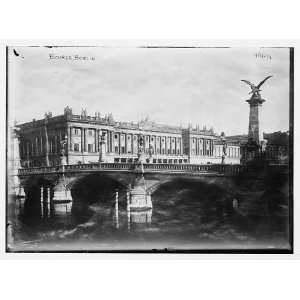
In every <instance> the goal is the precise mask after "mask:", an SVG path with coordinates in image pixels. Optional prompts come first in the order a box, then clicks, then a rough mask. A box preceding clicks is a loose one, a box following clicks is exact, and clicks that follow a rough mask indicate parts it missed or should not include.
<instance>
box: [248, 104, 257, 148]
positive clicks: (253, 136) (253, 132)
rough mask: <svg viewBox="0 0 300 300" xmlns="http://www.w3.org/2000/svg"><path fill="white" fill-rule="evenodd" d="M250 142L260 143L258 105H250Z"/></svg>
mask: <svg viewBox="0 0 300 300" xmlns="http://www.w3.org/2000/svg"><path fill="white" fill-rule="evenodd" d="M248 140H249V142H256V143H259V106H258V105H251V104H250V114H249V129H248Z"/></svg>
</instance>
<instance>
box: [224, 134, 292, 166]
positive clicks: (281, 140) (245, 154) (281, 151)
mask: <svg viewBox="0 0 300 300" xmlns="http://www.w3.org/2000/svg"><path fill="white" fill-rule="evenodd" d="M227 140H228V141H234V142H236V143H239V144H240V149H241V162H246V161H249V160H252V159H255V157H251V156H250V155H249V154H253V152H249V151H247V150H248V146H249V141H248V135H247V134H242V135H234V136H228V137H227ZM261 145H263V149H261V155H260V156H259V157H256V158H259V159H264V160H266V161H267V162H269V163H276V164H281V163H284V164H285V163H288V161H289V132H288V131H286V132H281V131H277V132H273V133H263V140H262V141H261Z"/></svg>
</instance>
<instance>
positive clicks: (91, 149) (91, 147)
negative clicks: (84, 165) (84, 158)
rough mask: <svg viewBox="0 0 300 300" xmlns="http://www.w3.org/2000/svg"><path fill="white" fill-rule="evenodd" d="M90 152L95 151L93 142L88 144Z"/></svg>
mask: <svg viewBox="0 0 300 300" xmlns="http://www.w3.org/2000/svg"><path fill="white" fill-rule="evenodd" d="M88 152H93V144H88Z"/></svg>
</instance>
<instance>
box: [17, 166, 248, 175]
mask: <svg viewBox="0 0 300 300" xmlns="http://www.w3.org/2000/svg"><path fill="white" fill-rule="evenodd" d="M134 167H135V164H134V163H90V164H78V165H65V166H56V167H36V168H24V169H19V170H18V175H19V176H24V175H34V174H46V173H63V172H65V173H68V172H74V171H75V172H76V171H94V170H108V171H109V170H112V171H113V170H114V171H116V170H117V171H133V170H134ZM143 167H144V171H145V172H155V173H156V172H157V173H160V172H162V173H163V172H175V173H178V172H179V173H221V174H222V173H240V172H242V171H244V168H245V167H244V166H242V165H221V164H219V165H217V164H208V165H195V164H165V163H163V164H151V163H146V164H144V165H143Z"/></svg>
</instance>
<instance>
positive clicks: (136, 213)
mask: <svg viewBox="0 0 300 300" xmlns="http://www.w3.org/2000/svg"><path fill="white" fill-rule="evenodd" d="M103 185H104V184H103ZM105 185H106V186H107V187H106V189H105V190H104V188H103V186H102V187H101V189H96V188H95V189H94V190H93V191H94V193H93V194H91V193H90V191H91V189H90V188H89V190H88V191H84V190H82V188H80V189H78V190H76V189H74V190H72V198H73V201H53V191H52V190H51V187H39V188H38V189H35V190H33V191H29V192H28V193H27V196H26V198H25V199H24V198H23V199H22V198H17V199H16V202H15V209H14V214H15V215H16V216H17V218H18V220H19V223H18V230H17V231H16V234H15V241H16V245H18V247H20V248H22V247H23V248H24V247H25V248H26V247H27V246H26V245H27V244H28V243H31V242H32V243H33V244H34V246H35V247H42V246H44V247H50V246H49V243H55V245H60V244H61V243H68V247H69V248H70V249H76V247H77V246H76V245H77V244H76V243H79V242H80V243H83V244H81V246H80V247H81V248H82V247H89V246H88V245H89V244H91V243H92V244H93V245H97V246H95V247H96V248H97V247H99V249H103V248H105V247H106V249H110V248H111V247H113V245H115V247H119V248H120V249H124V248H126V247H130V245H131V247H133V248H137V247H139V245H142V246H145V243H146V242H147V243H149V245H148V244H147V245H148V246H147V247H148V248H149V247H150V249H152V248H151V247H152V245H157V243H158V245H161V247H166V245H171V246H172V247H179V248H191V247H196V248H201V247H206V246H205V245H207V244H208V243H209V244H210V245H211V243H213V244H216V245H221V246H222V245H224V244H227V245H234V247H237V245H238V246H240V247H243V246H245V244H246V245H248V246H249V245H254V247H255V245H257V243H266V244H268V245H270V244H271V245H274V244H278V243H279V244H281V245H286V243H287V240H288V216H287V214H284V212H283V210H282V209H279V208H278V207H276V209H277V210H276V217H275V214H274V213H273V214H272V215H271V214H270V213H269V211H268V210H270V207H267V208H266V209H265V208H264V207H265V202H266V201H265V200H264V201H263V200H262V199H266V198H268V199H269V197H271V196H272V195H273V194H274V193H273V194H266V192H263V191H262V192H249V191H247V192H244V194H242V193H240V195H238V196H237V195H235V196H234V197H233V196H232V195H231V194H230V193H228V192H226V191H224V190H222V189H220V188H216V187H213V188H212V187H211V186H209V185H199V184H195V183H193V182H192V183H190V182H177V183H176V184H175V186H174V184H172V183H170V184H169V185H168V184H166V185H164V186H162V187H161V188H160V189H159V190H157V191H156V192H155V193H154V194H152V195H151V198H152V202H153V207H152V208H148V209H137V208H136V207H135V209H132V207H131V206H130V205H129V204H130V193H129V192H128V190H127V189H126V188H123V187H120V186H115V185H114V184H111V185H108V184H107V183H105ZM276 195H277V196H276V197H278V193H277V194H276ZM282 197H284V195H282ZM262 201H263V202H262ZM269 202H270V201H269ZM249 204H251V206H249ZM280 205H282V204H280ZM249 207H250V208H251V210H250V208H249ZM272 209H273V210H274V208H272ZM253 211H254V215H253V216H252V215H251V213H253ZM274 211H275V210H274ZM262 212H267V213H269V215H268V216H267V215H266V214H265V213H264V214H263V213H262ZM24 243H25V244H24ZM33 244H32V245H33ZM82 245H83V246H82ZM32 247H33V246H32ZM50 248H51V247H50ZM50 248H49V249H48V248H47V249H48V250H51V249H50ZM97 249H98V248H97Z"/></svg>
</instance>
